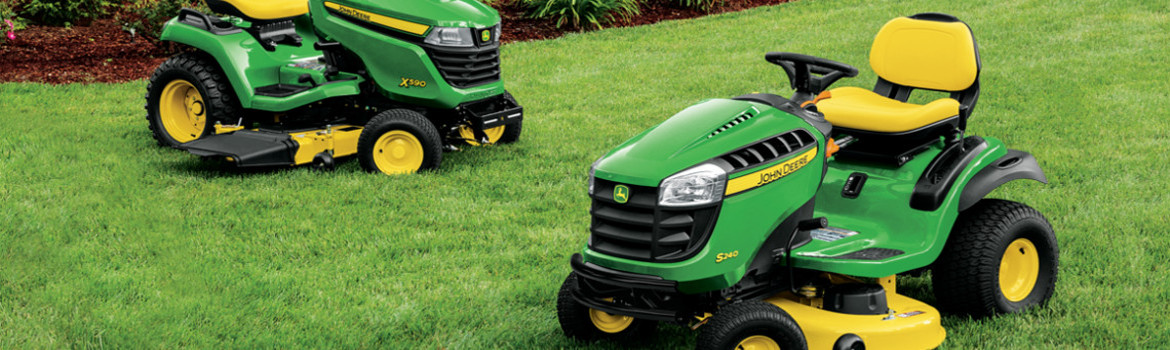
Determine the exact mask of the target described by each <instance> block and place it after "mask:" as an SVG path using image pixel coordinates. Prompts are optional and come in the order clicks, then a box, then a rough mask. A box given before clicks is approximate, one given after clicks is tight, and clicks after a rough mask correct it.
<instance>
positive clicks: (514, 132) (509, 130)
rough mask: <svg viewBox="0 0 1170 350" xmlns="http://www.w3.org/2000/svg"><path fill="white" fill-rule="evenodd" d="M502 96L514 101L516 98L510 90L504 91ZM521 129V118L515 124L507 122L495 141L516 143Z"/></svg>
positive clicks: (522, 124) (522, 127)
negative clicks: (501, 133) (498, 138)
mask: <svg viewBox="0 0 1170 350" xmlns="http://www.w3.org/2000/svg"><path fill="white" fill-rule="evenodd" d="M504 98H507V99H509V100H512V102H516V98H515V97H512V93H510V92H505V93H504ZM517 105H519V103H517ZM523 129H524V121H523V120H521V121H520V122H519V123H516V124H509V125H508V126H506V127H504V134H503V135H500V140H499V141H496V143H516V141H520V132H521V131H522V130H523Z"/></svg>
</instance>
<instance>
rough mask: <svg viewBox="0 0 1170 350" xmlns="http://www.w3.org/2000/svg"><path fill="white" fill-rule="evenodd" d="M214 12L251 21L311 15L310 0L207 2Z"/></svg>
mask: <svg viewBox="0 0 1170 350" xmlns="http://www.w3.org/2000/svg"><path fill="white" fill-rule="evenodd" d="M207 6H208V7H209V8H211V10H212V11H215V12H219V13H223V14H227V15H232V16H239V17H243V18H245V19H249V20H273V19H281V18H290V17H297V16H300V15H303V14H306V13H309V1H308V0H207Z"/></svg>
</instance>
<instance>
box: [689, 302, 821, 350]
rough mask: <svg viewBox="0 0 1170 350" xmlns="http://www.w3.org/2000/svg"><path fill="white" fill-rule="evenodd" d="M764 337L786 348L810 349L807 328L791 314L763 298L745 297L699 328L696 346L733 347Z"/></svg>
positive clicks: (726, 349)
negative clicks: (803, 329) (805, 333)
mask: <svg viewBox="0 0 1170 350" xmlns="http://www.w3.org/2000/svg"><path fill="white" fill-rule="evenodd" d="M760 337H763V339H760ZM749 338H750V339H751V340H749ZM761 340H763V341H768V340H770V341H772V342H774V344H776V345H779V346H780V348H781V349H784V350H790V349H795V350H803V349H808V343H807V342H806V341H805V339H804V332H803V331H801V329H800V326H798V325H797V324H796V321H795V320H793V319H792V316H789V315H788V313H787V312H784V310H782V309H780V308H779V307H777V306H776V305H772V304H769V303H767V302H765V301H762V300H748V301H742V302H738V303H735V304H731V305H728V306H724V307H723V308H721V309H719V311H717V312H716V313H715V315H713V316H711V319H710V320H709V321H707V324H706V325H703V328H702V329H700V330H699V340H698V344H697V345H696V346H695V349H698V350H731V349H736V348H737V347H739V346H740V345H741V343H743V342H745V341H761Z"/></svg>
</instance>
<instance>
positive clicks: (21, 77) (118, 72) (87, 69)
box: [0, 0, 789, 84]
mask: <svg viewBox="0 0 1170 350" xmlns="http://www.w3.org/2000/svg"><path fill="white" fill-rule="evenodd" d="M787 1H789V0H729V1H726V2H724V3H723V4H722V5H719V6H717V7H715V8H713V9H712V10H711V11H709V12H704V11H698V10H694V9H687V8H681V7H678V6H677V5H673V4H672V3H673V2H672V1H669V0H652V1H649V2H647V3H644V4H643V6H642V13H641V14H640V15H638V16H635V17H634V18H631V19H629V20H621V21H618V22H616V23H612V24H610V25H609V27H628V26H637V25H644V24H651V23H655V22H659V21H663V20H671V19H684V18H694V17H700V16H704V15H708V14H716V13H724V12H732V11H740V10H744V9H749V8H753V7H757V6H765V5H775V4H779V3H784V2H787ZM500 15H501V16H502V17H503V27H504V33H502V34H503V40H504V42H505V43H507V42H513V41H527V40H541V39H551V38H556V37H559V36H561V35H564V34H565V33H568V32H573V31H575V30H574V29H569V28H568V27H567V26H566V27H563V28H557V27H556V25H555V24H554V23H552V22H551V21H548V20H538V19H532V18H528V17H526V16H525V13H524V9H523V8H521V7H520V6H519V4H518V2H515V1H513V2H508V3H505V4H504V5H502V7H501V8H500ZM173 52H174V48H173V47H169V46H167V45H160V44H159V43H158V42H156V41H153V40H150V39H146V38H143V37H142V36H136V37H135V36H131V35H130V33H129V32H127V31H124V30H122V27H121V26H120V25H119V24H118V23H117V22H115V21H114V20H112V19H104V20H96V21H94V22H93V23H91V24H90V25H88V26H76V27H73V28H62V27H47V26H37V25H31V26H29V27H28V28H27V29H25V30H21V31H19V32H17V38H16V40H15V41H5V42H4V43H2V44H0V82H41V83H50V84H64V83H78V82H80V83H94V82H126V81H131V80H136V79H144V78H147V77H149V76H150V73H151V72H152V71H153V70H154V68H155V67H158V65H159V64H161V63H162V61H163V60H165V59H166V57H168V56H169V55H170V54H171V53H173Z"/></svg>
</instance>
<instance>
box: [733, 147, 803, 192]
mask: <svg viewBox="0 0 1170 350" xmlns="http://www.w3.org/2000/svg"><path fill="white" fill-rule="evenodd" d="M816 156H817V148H816V147H813V148H812V149H810V150H808V151H807V152H804V154H801V155H799V156H796V157H793V158H792V159H789V160H786V161H783V162H780V163H778V164H776V165H773V166H770V167H767V168H764V169H761V170H759V171H756V172H754V173H751V174H747V175H744V176H740V177H737V178H734V179H731V180H730V181H728V182H727V192H725V195H728V196H730V195H733V194H736V193H740V192H743V191H747V190H750V189H753V188H756V187H760V186H763V185H767V184H770V183H772V182H773V181H776V180H779V179H781V178H783V177H785V176H788V174H792V173H794V172H796V171H797V170H800V168H803V167H804V166H805V165H808V163H811V162H812V160H813V159H814V158H816Z"/></svg>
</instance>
